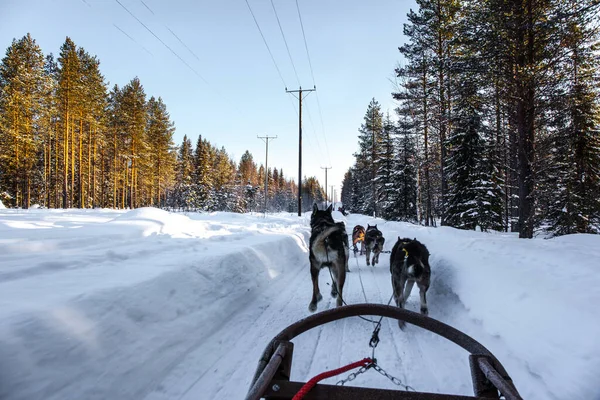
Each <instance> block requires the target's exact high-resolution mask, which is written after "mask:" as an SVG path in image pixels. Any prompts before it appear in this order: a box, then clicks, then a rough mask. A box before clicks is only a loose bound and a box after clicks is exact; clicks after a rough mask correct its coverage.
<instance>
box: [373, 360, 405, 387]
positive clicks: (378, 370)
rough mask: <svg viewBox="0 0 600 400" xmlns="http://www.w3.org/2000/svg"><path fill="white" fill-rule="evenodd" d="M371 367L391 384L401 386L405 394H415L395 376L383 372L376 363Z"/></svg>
mask: <svg viewBox="0 0 600 400" xmlns="http://www.w3.org/2000/svg"><path fill="white" fill-rule="evenodd" d="M371 367H372V368H373V369H374V370H375V371H377V372H379V373H380V374H381V375H383V376H385V377H386V378H388V379H389V380H390V381H392V383H394V384H395V385H398V386H402V387H403V388H404V390H406V391H407V392H408V391H409V390H412V391H413V392H416V390H415V389H414V388H413V387H412V386H409V385H405V384H404V383H402V381H401V380H400V379H398V378H396V377H395V376H392V375H390V374H388V373H387V372H385V370H384V369H383V368H381V367H380V366H379V365H377V364H376V363H373V364H371Z"/></svg>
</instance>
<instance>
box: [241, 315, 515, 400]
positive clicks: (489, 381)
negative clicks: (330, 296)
mask: <svg viewBox="0 0 600 400" xmlns="http://www.w3.org/2000/svg"><path fill="white" fill-rule="evenodd" d="M358 315H374V316H382V317H388V318H393V319H396V320H399V321H405V322H408V323H410V324H413V325H416V326H419V327H421V328H423V329H426V330H428V331H430V332H433V333H435V334H438V335H440V336H443V337H445V338H446V339H448V340H450V341H451V342H453V343H455V344H457V345H458V346H460V347H462V348H464V349H465V350H467V351H468V352H469V353H470V355H469V364H470V368H471V377H472V382H473V392H474V395H475V396H474V397H471V396H459V395H448V394H435V393H424V392H409V391H400V390H386V389H373V388H361V387H352V386H334V385H325V384H317V385H316V386H315V387H314V388H313V389H312V390H311V391H310V392H309V393H308V394H307V395H306V396H305V397H304V398H305V399H307V400H308V399H311V400H317V399H318V400H325V399H331V400H335V399H340V400H341V399H344V400H354V399H357V400H358V399H364V400H376V399H377V400H392V399H394V400H463V399H499V398H500V396H501V395H502V396H504V398H505V399H507V400H522V398H521V396H520V395H519V392H518V391H517V389H516V388H515V386H514V385H513V383H512V380H511V378H510V377H509V376H508V373H507V372H506V370H505V369H504V367H503V366H502V364H501V363H500V361H498V360H497V359H496V357H495V356H494V355H493V354H492V353H491V352H490V351H489V350H488V349H486V348H485V347H484V346H483V345H482V344H480V343H479V342H477V341H476V340H475V339H473V338H471V337H470V336H468V335H466V334H464V333H462V332H461V331H459V330H457V329H455V328H453V327H451V326H449V325H446V324H444V323H443V322H440V321H437V320H435V319H433V318H429V317H426V316H424V315H421V314H417V313H414V312H412V311H408V310H405V309H401V308H398V307H393V306H386V305H379V304H355V305H350V306H343V307H337V308H334V309H331V310H326V311H323V312H320V313H317V314H314V315H311V316H309V317H307V318H304V319H302V320H300V321H298V322H296V323H294V324H292V325H290V326H288V327H287V328H285V329H284V330H283V331H281V332H280V333H279V334H278V335H277V336H275V337H274V338H273V339H272V340H271V342H270V343H269V344H268V345H267V347H266V348H265V350H264V352H263V354H262V357H261V359H260V360H259V362H258V367H257V368H256V372H255V374H254V378H253V379H252V384H251V387H250V390H249V391H248V394H247V396H246V400H258V399H261V398H264V399H267V400H276V399H277V400H291V399H292V398H293V397H294V395H295V394H296V393H298V391H299V390H300V388H301V387H302V386H303V385H304V382H293V381H290V372H291V366H292V354H293V349H294V345H293V343H292V342H290V340H291V339H293V338H295V337H296V336H298V335H300V334H301V333H304V332H306V331H308V330H310V329H313V328H315V327H317V326H320V325H323V324H326V323H328V322H332V321H336V320H338V319H343V318H348V317H354V316H358Z"/></svg>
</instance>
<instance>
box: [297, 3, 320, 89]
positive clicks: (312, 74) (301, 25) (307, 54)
mask: <svg viewBox="0 0 600 400" xmlns="http://www.w3.org/2000/svg"><path fill="white" fill-rule="evenodd" d="M296 9H297V10H298V18H300V27H301V28H302V37H303V38H304V48H305V49H306V56H307V57H308V65H309V66H310V76H311V77H312V80H313V85H316V84H315V74H314V73H313V67H312V63H311V62H310V54H309V53H308V45H307V44H306V35H305V34H304V24H303V23H302V15H300V6H299V5H298V0H296Z"/></svg>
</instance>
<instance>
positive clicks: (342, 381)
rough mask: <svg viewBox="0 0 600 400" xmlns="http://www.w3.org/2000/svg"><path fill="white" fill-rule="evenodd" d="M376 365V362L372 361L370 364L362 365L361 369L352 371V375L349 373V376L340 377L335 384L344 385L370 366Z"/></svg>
mask: <svg viewBox="0 0 600 400" xmlns="http://www.w3.org/2000/svg"><path fill="white" fill-rule="evenodd" d="M373 365H374V363H371V364H369V365H366V366H362V367H360V369H359V370H358V371H356V372H352V373H351V374H350V375H348V377H347V378H346V379H340V380H339V381H337V382H336V383H335V384H336V385H337V386H344V384H345V383H346V382H350V381H353V380H354V379H356V377H357V376H358V375H360V374H362V373H365V372H366V371H367V370H368V369H369V368H371V367H372V366H373Z"/></svg>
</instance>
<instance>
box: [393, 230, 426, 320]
mask: <svg viewBox="0 0 600 400" xmlns="http://www.w3.org/2000/svg"><path fill="white" fill-rule="evenodd" d="M390 272H391V273H392V288H393V290H394V299H395V300H396V305H397V306H398V307H400V308H404V304H405V303H406V300H407V299H408V296H410V291H411V290H412V287H413V285H414V284H415V282H416V283H417V286H418V287H419V292H420V294H421V314H424V315H428V314H429V310H428V308H427V298H426V297H425V293H427V289H429V282H430V279H431V267H430V266H429V251H428V250H427V247H425V246H424V245H423V244H422V243H421V242H419V241H418V240H417V239H416V238H415V239H412V240H411V239H408V238H404V239H402V238H400V237H398V241H397V242H396V244H395V245H394V248H393V249H392V255H391V256H390ZM405 285H406V288H405ZM398 325H400V327H402V326H403V325H404V322H403V321H398Z"/></svg>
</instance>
